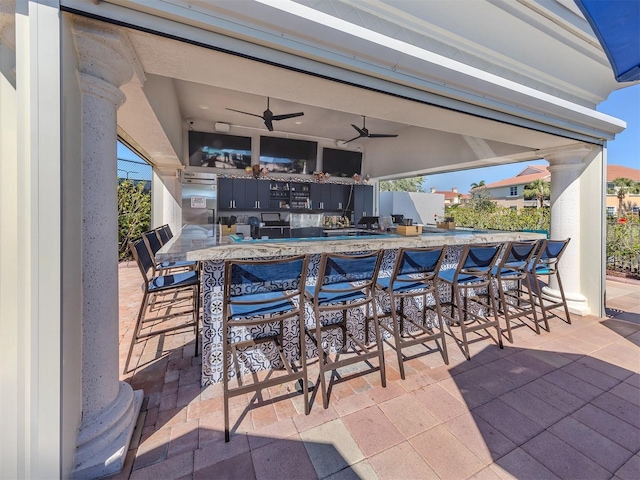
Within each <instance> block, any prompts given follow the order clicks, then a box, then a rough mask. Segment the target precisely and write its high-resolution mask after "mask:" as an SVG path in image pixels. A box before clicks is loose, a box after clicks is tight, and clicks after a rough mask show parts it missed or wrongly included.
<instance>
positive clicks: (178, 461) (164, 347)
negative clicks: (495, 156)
mask: <svg viewBox="0 0 640 480" xmlns="http://www.w3.org/2000/svg"><path fill="white" fill-rule="evenodd" d="M140 280H141V278H140V274H139V272H138V270H137V268H135V265H134V264H133V263H131V264H123V265H121V268H120V352H121V357H120V358H121V365H122V364H124V360H125V358H126V353H127V349H128V347H129V341H130V338H131V334H132V333H131V331H132V328H133V324H134V320H135V316H136V314H137V309H138V307H139V301H140V298H141V291H140ZM607 307H608V308H607V316H608V318H598V317H594V316H589V317H577V316H576V317H574V318H573V321H574V323H573V325H568V324H566V323H564V322H563V321H562V320H561V319H554V320H552V322H551V332H550V333H549V332H544V331H543V332H542V334H541V335H539V336H538V335H535V333H534V332H533V331H532V330H531V329H529V328H527V327H521V328H516V329H515V330H514V339H515V342H514V343H513V344H509V343H508V342H506V340H505V348H504V350H500V349H498V347H497V346H496V345H495V343H494V342H492V341H491V340H488V339H487V340H482V341H480V342H477V343H474V344H473V356H472V360H471V361H466V360H464V358H463V356H462V354H461V353H460V351H459V349H458V348H457V347H456V345H455V343H454V342H453V340H451V341H450V342H448V346H449V355H450V365H448V366H447V365H444V363H443V361H442V357H441V356H440V353H439V352H438V351H434V352H432V353H429V354H426V355H422V356H419V357H417V358H414V359H412V360H410V361H408V362H406V363H405V366H406V370H407V378H406V380H404V381H403V380H401V379H400V376H399V373H398V370H397V361H396V358H395V352H393V351H387V352H386V353H387V354H386V365H387V387H386V388H382V387H381V386H380V377H379V374H378V373H377V372H373V373H368V374H363V375H360V376H356V377H354V378H351V379H350V380H348V381H346V382H340V383H337V384H336V385H335V386H334V388H333V392H332V397H331V401H330V405H329V408H328V409H327V410H324V409H323V408H322V401H321V400H320V398H318V399H316V400H315V401H314V403H313V404H312V409H311V414H310V415H309V416H305V415H304V414H301V413H300V412H301V410H302V407H301V404H302V401H301V400H302V399H301V396H300V395H298V394H296V393H295V391H294V389H293V388H292V387H293V386H292V385H285V386H283V387H278V388H273V389H271V390H270V391H269V392H268V393H266V394H264V395H263V400H262V401H260V402H253V404H252V406H250V407H249V406H248V404H249V401H248V398H242V397H236V398H235V399H232V401H231V422H232V425H234V424H235V425H234V426H233V428H234V431H233V432H232V437H231V442H230V443H227V444H225V443H224V433H223V415H222V389H221V388H220V386H219V385H215V386H210V387H206V388H201V387H200V358H199V357H197V358H194V357H193V353H194V338H193V333H192V332H189V331H186V332H185V333H181V334H177V335H171V334H167V335H164V336H163V337H162V338H155V339H152V340H149V341H147V343H146V345H143V344H140V345H138V346H137V348H136V349H135V351H134V359H133V363H132V365H134V366H135V365H138V367H137V369H136V370H135V371H133V372H132V373H130V374H128V375H126V376H123V380H126V381H128V382H130V383H131V385H132V386H133V388H134V389H143V390H144V403H143V406H142V411H141V413H140V417H139V421H138V425H137V427H136V430H135V432H134V438H133V441H132V444H131V448H130V450H129V452H128V455H127V460H126V463H125V467H124V470H123V471H122V472H121V473H120V474H119V475H117V476H115V477H112V478H131V479H136V480H138V479H154V480H160V479H162V480H165V479H183V478H184V479H231V478H237V479H243V480H245V479H253V478H256V479H274V480H275V479H278V480H281V479H306V478H330V479H335V480H337V479H341V480H342V479H356V478H362V479H375V478H381V479H385V478H390V479H414V478H415V479H427V478H443V479H464V478H477V479H504V478H514V477H515V478H535V479H542V478H563V479H564V478H576V479H599V478H616V479H638V478H640V453H639V451H640V348H639V346H640V284H638V283H635V284H633V283H620V282H617V281H609V280H608V281H607ZM310 368H311V369H312V367H310ZM310 379H311V380H312V381H314V382H315V377H314V376H311V374H310ZM283 394H284V397H285V398H284V399H282V400H278V401H274V402H272V401H271V400H270V398H271V395H274V396H280V397H281V396H282V395H283Z"/></svg>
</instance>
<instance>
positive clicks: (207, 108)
mask: <svg viewBox="0 0 640 480" xmlns="http://www.w3.org/2000/svg"><path fill="white" fill-rule="evenodd" d="M198 106H199V107H200V108H201V109H202V110H209V105H198Z"/></svg>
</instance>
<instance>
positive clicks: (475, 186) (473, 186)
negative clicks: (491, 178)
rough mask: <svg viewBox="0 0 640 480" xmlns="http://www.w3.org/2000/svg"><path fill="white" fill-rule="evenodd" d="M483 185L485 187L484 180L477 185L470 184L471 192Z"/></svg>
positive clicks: (474, 183)
mask: <svg viewBox="0 0 640 480" xmlns="http://www.w3.org/2000/svg"><path fill="white" fill-rule="evenodd" d="M484 185H485V183H484V180H480V182H479V183H476V182H473V183H472V184H471V190H473V189H474V188H480V187H484Z"/></svg>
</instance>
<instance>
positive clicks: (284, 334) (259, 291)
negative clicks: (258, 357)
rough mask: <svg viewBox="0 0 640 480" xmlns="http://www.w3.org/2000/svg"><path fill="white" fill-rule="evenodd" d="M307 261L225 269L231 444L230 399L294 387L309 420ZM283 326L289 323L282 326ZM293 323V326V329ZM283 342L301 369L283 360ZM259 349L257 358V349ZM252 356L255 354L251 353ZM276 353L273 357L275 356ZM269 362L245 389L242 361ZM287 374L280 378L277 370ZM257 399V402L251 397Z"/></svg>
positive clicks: (231, 263)
mask: <svg viewBox="0 0 640 480" xmlns="http://www.w3.org/2000/svg"><path fill="white" fill-rule="evenodd" d="M308 263H309V258H308V257H307V256H306V255H298V256H294V257H289V258H285V259H276V260H227V261H225V265H224V296H223V304H222V339H223V341H222V355H223V392H224V393H223V394H224V436H225V441H226V442H228V441H229V436H230V428H229V399H230V398H231V397H235V396H238V395H246V394H247V393H249V392H255V393H256V396H258V395H260V392H261V390H263V389H265V388H269V387H272V386H274V385H280V384H283V383H287V382H291V381H297V382H298V384H299V385H300V384H301V385H300V386H301V390H302V393H303V395H304V410H305V414H309V384H308V379H307V353H306V347H305V335H304V287H305V282H306V276H307V268H308ZM285 320H287V322H286V323H285ZM292 322H295V324H296V325H295V326H293V325H292V324H291V323H292ZM285 339H289V341H294V342H296V343H297V347H294V348H296V350H298V352H297V353H298V354H299V355H297V354H296V355H295V356H296V357H297V358H299V362H300V366H299V367H297V368H296V367H295V366H294V365H293V363H292V361H291V360H290V359H289V358H287V354H286V352H285ZM258 348H259V349H260V350H259V351H258V352H256V349H258ZM252 350H253V352H252ZM274 350H275V352H274ZM256 353H258V354H263V355H264V356H267V357H268V356H269V354H271V356H272V357H273V356H274V355H273V354H274V353H275V354H277V358H276V359H275V360H274V359H273V358H271V359H267V360H268V361H267V363H268V365H269V366H270V368H268V369H266V371H264V372H260V375H259V374H258V372H257V371H254V369H255V367H254V369H252V365H255V364H252V362H251V361H247V362H246V364H243V365H245V369H246V370H249V371H250V372H251V374H252V377H253V382H249V383H248V384H245V381H244V380H245V379H244V378H243V375H242V373H243V372H242V369H241V367H240V365H241V364H240V361H241V360H242V359H247V358H249V357H250V356H251V355H252V354H256ZM230 362H233V365H234V368H235V376H236V381H237V386H235V387H232V386H231V384H230V381H231V371H230ZM283 369H284V370H285V373H284V374H282V375H278V374H277V373H278V372H277V371H278V370H283ZM254 398H256V397H254ZM258 398H259V397H258Z"/></svg>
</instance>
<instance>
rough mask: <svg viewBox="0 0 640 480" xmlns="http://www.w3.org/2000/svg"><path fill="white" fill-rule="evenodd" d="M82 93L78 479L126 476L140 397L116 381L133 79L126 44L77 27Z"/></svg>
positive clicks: (82, 23)
mask: <svg viewBox="0 0 640 480" xmlns="http://www.w3.org/2000/svg"><path fill="white" fill-rule="evenodd" d="M74 39H75V42H76V49H77V51H78V59H79V70H80V72H79V84H80V88H81V90H82V126H83V127H82V189H83V192H82V303H83V309H82V327H83V332H82V423H81V425H80V431H79V432H78V438H77V450H76V458H75V460H76V466H75V470H74V473H73V476H74V478H97V477H102V476H106V475H109V474H112V473H116V472H118V471H120V470H121V469H122V465H123V463H124V459H125V455H126V452H127V449H128V445H129V442H130V440H131V434H132V433H133V428H134V426H135V423H136V420H137V417H138V413H139V411H140V405H141V402H142V391H137V392H134V391H133V390H132V388H131V386H130V385H129V384H128V383H125V382H121V381H119V352H118V220H117V218H118V216H117V194H116V192H117V175H116V170H117V166H116V139H117V130H116V111H117V109H118V107H119V106H120V105H121V104H122V103H123V102H124V100H125V97H124V94H123V93H122V92H121V91H120V90H119V88H118V87H120V86H121V85H122V84H123V83H125V82H127V81H129V80H130V79H131V77H132V74H133V69H132V66H131V61H130V59H131V54H130V52H129V51H128V48H129V45H128V43H127V42H126V38H123V37H122V36H121V34H120V33H118V32H117V31H116V30H115V29H111V28H110V27H109V26H104V25H101V24H96V23H95V22H93V21H90V20H86V19H81V20H77V21H76V22H75V24H74Z"/></svg>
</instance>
